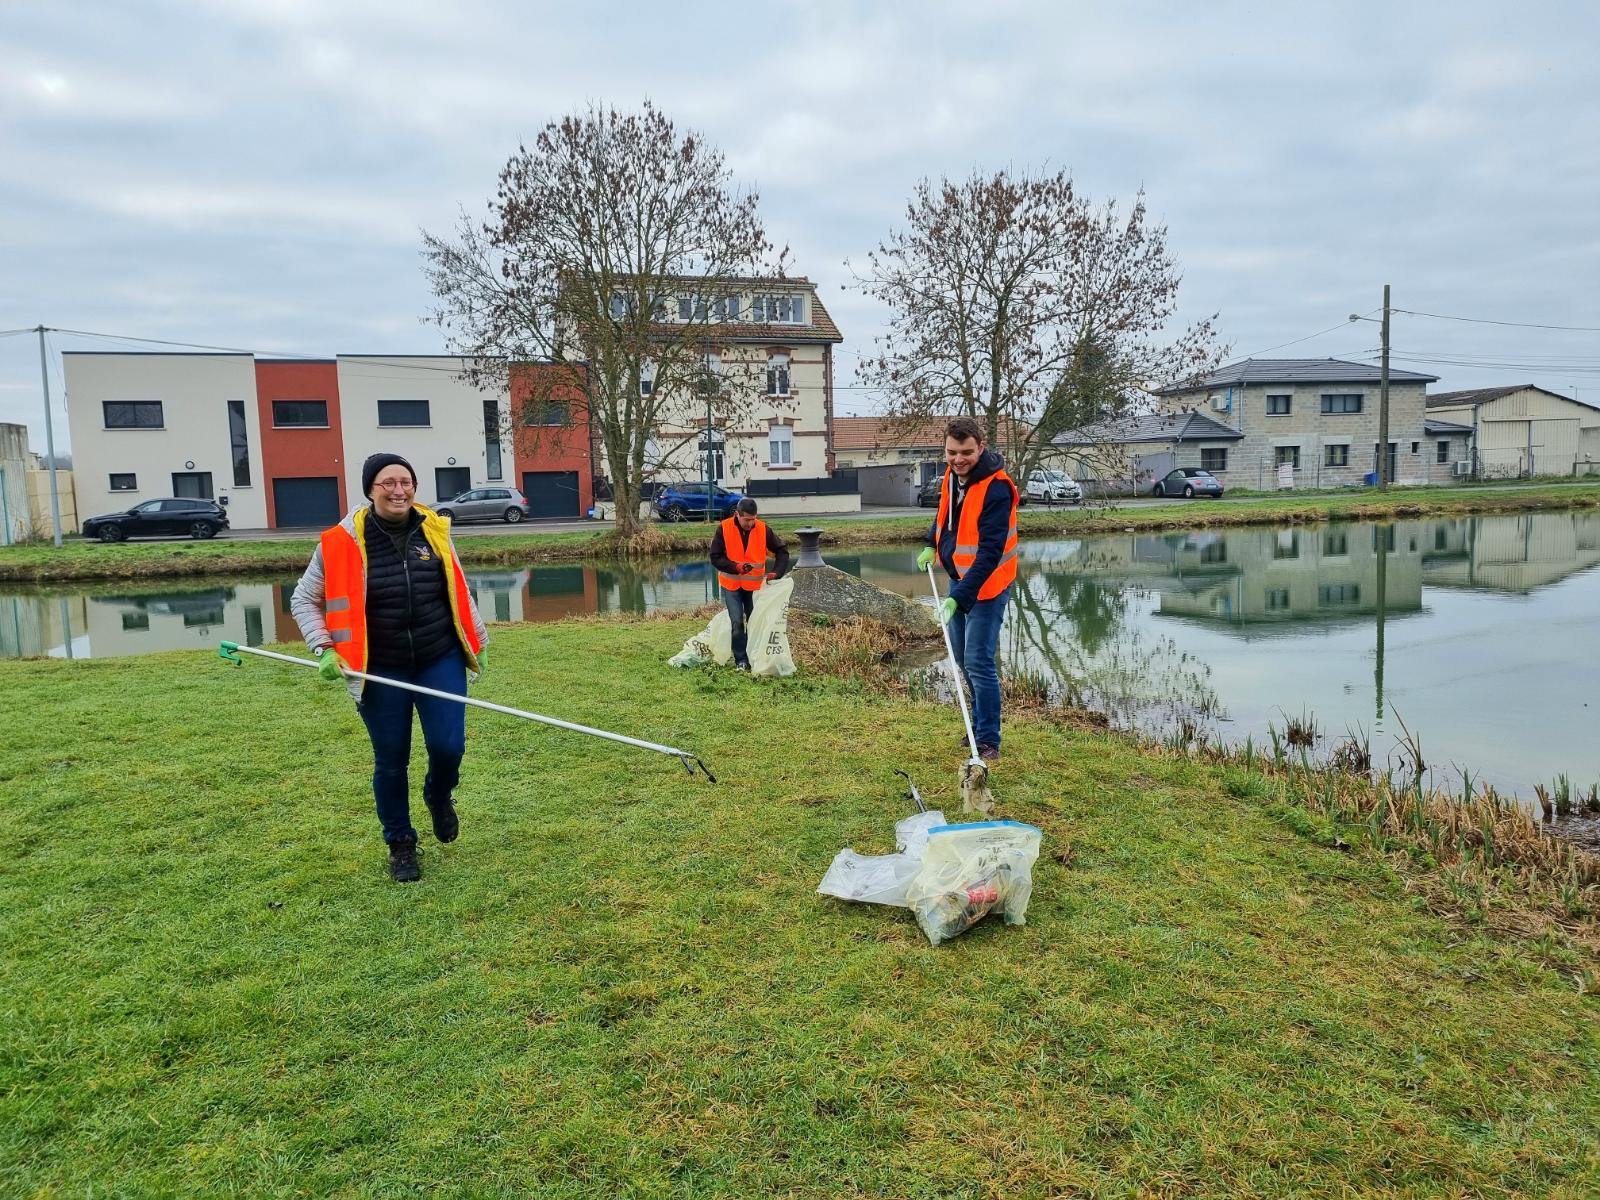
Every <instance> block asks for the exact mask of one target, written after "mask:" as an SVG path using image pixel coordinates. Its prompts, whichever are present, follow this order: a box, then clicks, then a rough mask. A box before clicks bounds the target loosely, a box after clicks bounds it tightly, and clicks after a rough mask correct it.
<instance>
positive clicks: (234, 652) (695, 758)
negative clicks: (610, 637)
mask: <svg viewBox="0 0 1600 1200" xmlns="http://www.w3.org/2000/svg"><path fill="white" fill-rule="evenodd" d="M328 653H329V654H332V653H333V651H331V650H330V651H328ZM217 654H218V655H219V656H221V657H222V658H224V659H226V660H227V661H228V662H230V663H232V664H233V665H234V666H236V667H242V666H244V659H242V658H240V657H239V655H241V654H254V655H255V656H256V657H257V658H273V659H276V660H277V661H279V662H286V663H293V664H294V665H295V666H297V667H310V668H311V669H312V670H316V669H318V667H320V666H321V664H320V663H318V662H317V660H316V659H314V658H296V657H295V656H294V655H292V654H279V653H277V652H276V651H273V650H256V649H253V648H252V647H250V646H241V645H239V643H238V642H223V643H222V644H221V645H220V646H219V647H218V648H217ZM344 675H345V678H347V679H365V680H366V681H367V682H368V683H382V684H386V685H387V686H389V687H396V688H403V689H404V690H406V691H408V692H416V693H417V694H418V695H420V696H435V697H437V698H438V699H440V700H450V701H453V702H455V703H456V704H464V705H467V706H468V707H470V708H486V709H488V710H489V711H490V712H497V713H504V714H505V715H506V716H508V717H521V718H522V719H523V720H524V721H538V722H539V723H540V724H541V725H553V726H555V727H556V728H557V729H567V730H571V731H572V732H573V733H586V734H588V735H589V736H590V737H597V738H605V739H606V740H607V741H611V742H621V743H622V744H623V745H624V746H637V747H638V748H639V749H640V750H653V751H655V753H657V754H670V755H672V757H673V758H675V759H677V760H678V761H679V762H680V763H682V764H683V769H684V770H685V771H687V772H689V774H690V775H693V774H694V771H695V768H696V767H699V768H700V771H701V773H702V774H704V775H705V777H706V778H707V779H708V780H710V781H711V782H712V783H715V782H716V781H717V777H716V776H715V775H713V774H712V773H711V772H710V770H708V769H707V767H706V765H705V763H703V762H701V761H700V756H699V755H697V754H690V753H689V752H688V751H687V750H680V749H678V748H677V747H676V746H663V745H661V744H660V743H659V742H646V741H642V740H641V739H639V738H631V737H627V736H626V735H624V734H620V733H610V732H608V731H607V730H604V729H595V728H594V727H593V726H591V725H579V724H577V723H576V722H574V721H563V720H561V719H560V718H559V717H546V716H543V715H542V714H540V713H535V712H526V711H524V710H523V709H520V708H508V707H507V706H506V705H504V704H491V703H489V701H487V700H474V699H472V698H471V697H470V696H458V695H456V694H455V693H454V692H441V691H438V690H437V689H435V688H429V687H423V686H421V685H420V684H416V683H403V682H402V681H400V680H398V679H385V678H384V677H383V676H382V675H369V674H367V673H366V672H365V671H352V670H351V669H350V668H349V667H345V668H344Z"/></svg>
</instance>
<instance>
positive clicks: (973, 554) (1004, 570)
mask: <svg viewBox="0 0 1600 1200" xmlns="http://www.w3.org/2000/svg"><path fill="white" fill-rule="evenodd" d="M950 475H951V472H950V469H949V468H948V467H946V468H945V472H944V482H943V483H942V484H941V485H940V487H939V515H938V517H937V518H935V521H934V526H935V528H936V529H937V530H938V531H939V536H940V537H942V536H943V534H944V529H945V523H946V521H948V520H949V516H950ZM996 479H1004V480H1005V481H1006V482H1007V483H1009V484H1011V521H1010V524H1009V526H1008V527H1007V529H1006V542H1005V545H1004V546H1003V547H1002V548H1001V551H1000V561H999V562H998V563H997V564H995V568H994V571H993V573H992V574H990V576H989V578H987V579H985V580H984V581H983V586H982V587H980V588H979V589H978V599H979V600H993V599H994V598H995V597H996V596H998V595H999V594H1000V593H1001V592H1003V591H1005V590H1006V588H1008V587H1010V586H1011V584H1012V583H1013V582H1015V581H1016V578H1017V485H1016V484H1015V483H1013V482H1012V479H1011V476H1009V475H1007V474H1006V473H1005V472H1004V471H996V472H995V473H994V474H993V475H989V476H987V477H985V478H983V479H980V480H978V482H977V483H974V484H972V485H971V486H970V487H968V488H967V495H966V499H964V500H962V502H961V516H960V518H959V519H958V520H957V521H956V544H955V549H954V550H953V551H952V552H951V555H950V565H951V566H953V567H954V568H955V569H956V577H957V578H958V579H960V578H965V576H966V574H967V572H968V571H969V570H971V569H972V564H973V562H975V561H976V560H977V557H978V518H979V517H981V516H982V515H983V501H984V497H986V496H987V495H988V494H989V484H991V483H992V482H994V481H995V480H996Z"/></svg>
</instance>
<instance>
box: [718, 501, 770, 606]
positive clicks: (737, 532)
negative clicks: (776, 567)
mask: <svg viewBox="0 0 1600 1200" xmlns="http://www.w3.org/2000/svg"><path fill="white" fill-rule="evenodd" d="M744 537H745V532H744V530H742V529H740V528H739V520H738V518H737V517H728V518H727V519H725V520H724V521H723V522H722V552H723V553H724V554H726V555H727V556H728V558H729V559H730V560H731V561H732V562H733V563H734V564H735V565H738V564H739V563H749V564H751V565H752V566H753V567H755V570H754V571H752V572H751V573H750V574H748V575H728V574H724V573H723V572H722V571H718V572H717V582H718V583H720V584H721V585H722V586H723V587H725V588H728V589H729V590H730V591H735V592H737V591H746V592H754V591H758V590H759V589H760V587H761V585H762V583H763V582H765V580H766V576H767V523H766V522H765V521H757V522H756V523H755V524H754V525H752V526H751V527H750V540H749V541H748V542H746V541H745V540H744ZM741 547H742V548H741Z"/></svg>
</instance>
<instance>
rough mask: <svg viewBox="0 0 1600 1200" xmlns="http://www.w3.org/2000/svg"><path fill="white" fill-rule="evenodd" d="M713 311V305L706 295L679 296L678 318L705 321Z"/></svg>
mask: <svg viewBox="0 0 1600 1200" xmlns="http://www.w3.org/2000/svg"><path fill="white" fill-rule="evenodd" d="M710 313H711V305H710V304H709V303H708V302H707V301H706V298H705V297H704V296H679V297H678V320H680V321H704V320H705V319H706V318H707V317H708V316H709V315H710Z"/></svg>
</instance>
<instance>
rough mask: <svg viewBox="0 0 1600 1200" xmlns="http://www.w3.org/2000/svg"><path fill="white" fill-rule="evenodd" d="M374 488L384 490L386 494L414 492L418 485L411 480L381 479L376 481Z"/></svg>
mask: <svg viewBox="0 0 1600 1200" xmlns="http://www.w3.org/2000/svg"><path fill="white" fill-rule="evenodd" d="M373 486H374V487H379V488H382V489H383V490H384V491H386V492H395V491H399V492H414V491H416V490H417V485H416V484H414V483H412V482H411V480H409V479H379V480H376V481H374V483H373Z"/></svg>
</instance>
